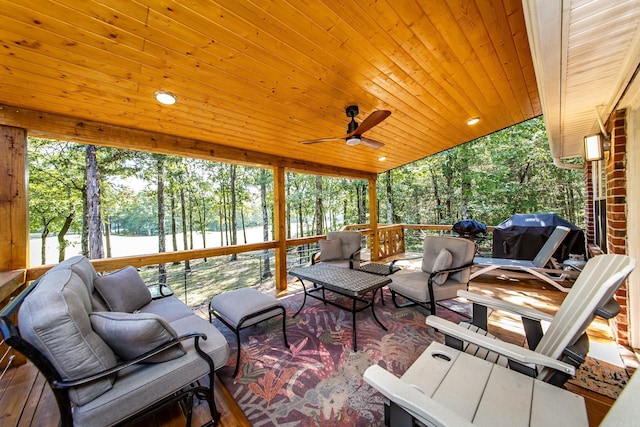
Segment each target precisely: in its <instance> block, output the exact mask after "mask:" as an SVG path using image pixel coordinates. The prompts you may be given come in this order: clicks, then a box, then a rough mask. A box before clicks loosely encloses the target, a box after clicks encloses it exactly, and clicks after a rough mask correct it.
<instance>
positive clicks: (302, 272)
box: [289, 263, 391, 351]
mask: <svg viewBox="0 0 640 427" xmlns="http://www.w3.org/2000/svg"><path fill="white" fill-rule="evenodd" d="M289 274H291V275H292V276H295V277H297V278H298V279H299V280H300V283H302V287H303V288H304V300H303V301H302V305H301V306H300V308H299V309H298V311H297V312H296V314H294V315H293V317H296V316H297V315H298V313H300V310H302V308H303V307H304V305H305V303H306V302H307V295H308V296H310V297H312V298H315V299H318V300H320V301H322V302H323V303H325V304H330V305H333V306H335V307H338V308H341V309H343V310H347V311H350V312H351V313H352V316H353V317H352V325H353V351H358V346H357V342H356V313H357V312H359V311H362V310H366V309H367V308H369V307H371V313H372V314H373V318H374V320H375V321H376V323H378V325H380V327H381V328H382V329H384V330H385V331H386V330H387V328H386V327H385V326H384V325H383V324H382V323H380V320H378V317H377V316H376V312H375V305H374V303H373V301H374V300H375V296H376V292H377V291H378V289H380V288H382V287H383V286H385V285H388V284H389V283H391V279H389V278H388V277H386V276H380V275H376V274H371V273H365V272H363V271H359V270H351V269H348V268H342V267H335V266H333V265H328V264H323V263H319V264H314V265H311V266H308V267H300V268H294V269H293V270H291V271H289ZM305 281H308V282H311V283H314V284H315V286H314V287H312V288H310V289H307V286H306V285H305ZM325 290H329V291H331V292H335V293H337V294H339V295H342V296H345V297H349V298H351V300H352V301H353V304H352V305H351V307H346V306H344V305H341V304H338V303H336V302H334V301H329V300H327V299H326V298H325ZM317 292H321V293H322V296H318V295H316V293H317ZM369 292H371V300H367V299H365V298H364V297H365V295H366V294H367V293H369Z"/></svg>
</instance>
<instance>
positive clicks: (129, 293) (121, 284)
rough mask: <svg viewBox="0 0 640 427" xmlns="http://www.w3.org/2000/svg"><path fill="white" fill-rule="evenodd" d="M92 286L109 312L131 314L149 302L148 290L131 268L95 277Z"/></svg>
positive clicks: (135, 271)
mask: <svg viewBox="0 0 640 427" xmlns="http://www.w3.org/2000/svg"><path fill="white" fill-rule="evenodd" d="M94 286H95V288H96V289H97V291H98V293H99V294H100V296H101V297H102V299H104V301H105V302H106V303H107V306H108V307H109V310H111V311H124V312H127V313H133V312H134V311H136V310H138V309H139V308H140V307H144V306H145V305H147V304H149V303H150V302H151V292H150V291H149V288H147V285H145V283H144V282H143V281H142V277H140V274H138V270H136V269H135V268H133V267H131V266H129V267H125V268H123V269H122V270H118V271H116V272H113V273H111V274H105V275H104V276H99V277H97V278H96V280H95V281H94Z"/></svg>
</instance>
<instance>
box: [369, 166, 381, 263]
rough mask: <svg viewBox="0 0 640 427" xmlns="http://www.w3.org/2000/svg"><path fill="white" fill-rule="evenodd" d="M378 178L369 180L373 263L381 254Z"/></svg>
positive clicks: (373, 177) (374, 177)
mask: <svg viewBox="0 0 640 427" xmlns="http://www.w3.org/2000/svg"><path fill="white" fill-rule="evenodd" d="M376 178H377V176H375V175H374V176H372V177H370V178H369V227H371V229H372V230H373V235H372V236H373V245H372V247H371V261H376V260H378V258H379V256H378V255H379V253H380V236H378V191H377V188H376Z"/></svg>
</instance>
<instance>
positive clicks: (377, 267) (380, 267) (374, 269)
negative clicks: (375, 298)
mask: <svg viewBox="0 0 640 427" xmlns="http://www.w3.org/2000/svg"><path fill="white" fill-rule="evenodd" d="M358 270H360V271H364V272H365V273H371V274H376V275H378V276H391V275H392V274H393V273H395V272H397V271H400V270H401V268H400V267H396V266H395V265H393V264H380V263H376V262H370V263H368V264H363V265H361V266H360V267H359V268H358ZM380 301H382V305H385V304H384V294H383V293H382V288H381V289H380Z"/></svg>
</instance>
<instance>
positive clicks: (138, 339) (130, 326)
mask: <svg viewBox="0 0 640 427" xmlns="http://www.w3.org/2000/svg"><path fill="white" fill-rule="evenodd" d="M89 318H90V319H91V326H92V327H93V330H94V331H96V333H97V334H98V335H100V337H101V338H102V339H103V340H104V341H105V342H106V343H107V344H108V345H109V347H111V349H112V350H113V351H114V352H115V354H116V355H118V356H119V357H120V358H122V359H124V360H132V359H135V358H136V357H138V356H140V355H142V354H144V353H146V352H148V351H151V350H153V349H154V348H156V347H158V346H160V345H162V344H166V343H168V342H169V341H171V340H172V339H174V338H177V336H178V335H177V334H176V332H175V331H174V330H173V328H172V327H171V326H169V324H168V323H167V321H166V320H164V319H163V318H162V317H160V316H157V315H155V314H150V313H123V312H112V311H106V312H105V311H102V312H96V313H91V314H90V315H89ZM184 355H185V351H184V349H183V348H182V344H178V345H176V346H174V347H171V348H169V349H167V350H165V351H163V352H162V353H159V354H157V355H155V356H153V357H150V358H149V359H147V360H146V362H148V363H159V362H166V361H167V360H172V359H175V358H178V357H181V356H184Z"/></svg>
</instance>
